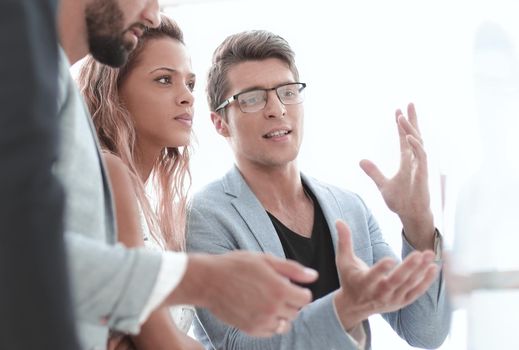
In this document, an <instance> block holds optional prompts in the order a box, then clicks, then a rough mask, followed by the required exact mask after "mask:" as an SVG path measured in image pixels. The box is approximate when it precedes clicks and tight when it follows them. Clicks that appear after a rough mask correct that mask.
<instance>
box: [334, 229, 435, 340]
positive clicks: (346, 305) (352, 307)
mask: <svg viewBox="0 0 519 350" xmlns="http://www.w3.org/2000/svg"><path fill="white" fill-rule="evenodd" d="M336 227H337V234H338V249H337V256H336V263H337V271H338V272H339V279H340V283H341V287H340V289H339V290H338V291H337V292H336V295H335V306H336V309H337V312H338V315H339V318H340V320H341V323H342V324H343V327H344V328H345V329H346V330H350V329H352V328H353V327H355V326H356V325H358V324H359V323H360V322H362V321H363V320H365V319H367V318H368V317H369V316H370V315H373V314H377V313H384V312H391V311H395V310H399V309H401V308H402V307H404V306H406V305H408V304H410V303H412V302H413V301H415V300H416V299H417V298H418V297H419V296H421V295H422V294H423V293H425V291H426V290H427V289H428V288H429V286H430V285H431V284H432V282H433V281H434V279H435V278H436V275H437V271H438V267H437V266H436V265H435V264H434V262H433V260H434V253H433V252H432V251H424V252H417V251H415V252H413V253H411V254H410V255H409V256H407V258H406V259H405V260H404V261H403V262H402V263H401V264H400V265H398V266H396V265H397V262H396V261H395V260H393V259H391V258H384V259H382V260H380V261H378V262H377V263H376V264H375V265H373V266H372V267H369V266H368V265H366V263H364V262H363V261H362V260H361V259H359V258H358V257H357V256H356V255H355V253H354V251H353V244H352V239H351V231H350V229H349V227H348V225H347V224H346V223H345V222H344V221H341V220H338V221H337V222H336Z"/></svg>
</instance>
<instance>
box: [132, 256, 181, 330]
mask: <svg viewBox="0 0 519 350" xmlns="http://www.w3.org/2000/svg"><path fill="white" fill-rule="evenodd" d="M186 267H187V254H186V253H178V252H164V253H163V254H162V262H161V265H160V270H159V274H158V276H157V281H156V282H155V285H154V287H153V289H152V292H151V295H150V297H149V299H148V301H147V303H146V305H144V309H143V310H142V312H141V314H140V316H139V323H140V324H143V323H144V322H146V320H147V319H148V317H149V316H150V314H151V313H152V312H153V311H154V310H155V309H156V308H157V307H158V306H159V305H160V304H162V302H163V301H164V299H166V297H167V296H168V295H170V294H171V292H172V291H173V290H174V289H175V288H176V287H177V285H178V284H179V283H180V281H181V280H182V277H184V273H185V272H186Z"/></svg>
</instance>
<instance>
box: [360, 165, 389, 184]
mask: <svg viewBox="0 0 519 350" xmlns="http://www.w3.org/2000/svg"><path fill="white" fill-rule="evenodd" d="M359 165H360V167H361V168H362V170H364V172H365V173H366V175H368V176H369V177H370V178H371V180H373V182H374V183H375V185H377V188H381V187H382V185H383V184H384V182H385V181H386V177H385V176H384V175H383V174H382V172H381V171H380V170H379V169H378V167H377V166H376V165H375V164H374V163H373V162H372V161H369V160H367V159H363V160H361V161H360V163H359Z"/></svg>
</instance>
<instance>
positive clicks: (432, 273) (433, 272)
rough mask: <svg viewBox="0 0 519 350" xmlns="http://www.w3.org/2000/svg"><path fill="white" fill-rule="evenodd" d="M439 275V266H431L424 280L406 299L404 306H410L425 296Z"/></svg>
mask: <svg viewBox="0 0 519 350" xmlns="http://www.w3.org/2000/svg"><path fill="white" fill-rule="evenodd" d="M437 275H438V266H436V265H434V264H431V265H430V266H429V267H427V270H426V271H425V274H424V278H423V280H422V281H421V282H420V283H419V284H418V285H416V286H415V287H414V288H413V289H411V290H410V291H409V292H408V293H407V294H406V296H405V298H404V305H408V304H410V303H412V302H413V301H415V300H416V299H417V298H419V297H420V296H421V295H423V294H424V293H425V292H426V291H427V289H429V287H430V286H431V284H432V283H433V282H434V280H435V279H436V277H437Z"/></svg>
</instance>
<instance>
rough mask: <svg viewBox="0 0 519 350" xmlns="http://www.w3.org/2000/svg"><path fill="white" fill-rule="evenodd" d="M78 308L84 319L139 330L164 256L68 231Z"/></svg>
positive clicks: (73, 284) (127, 329)
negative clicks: (141, 317) (110, 243)
mask: <svg viewBox="0 0 519 350" xmlns="http://www.w3.org/2000/svg"><path fill="white" fill-rule="evenodd" d="M65 246H66V251H67V255H68V258H69V269H70V273H69V275H70V276H71V280H72V292H73V295H74V301H75V305H74V307H75V311H76V313H77V314H78V315H81V321H82V322H86V323H89V324H92V325H107V326H108V327H109V328H110V329H115V330H118V331H122V332H126V333H133V334H135V333H138V331H139V329H140V320H139V318H140V316H141V314H142V312H143V310H144V307H145V305H146V303H147V302H148V300H149V298H150V295H151V293H152V290H153V287H154V286H155V283H156V281H157V277H158V273H159V270H160V266H161V262H162V255H161V253H160V252H155V251H152V250H149V249H145V248H139V249H127V248H126V247H124V246H122V245H121V244H117V245H109V244H106V243H104V242H100V241H96V240H93V239H90V238H89V237H85V236H84V235H82V234H77V233H74V232H67V233H66V234H65Z"/></svg>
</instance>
